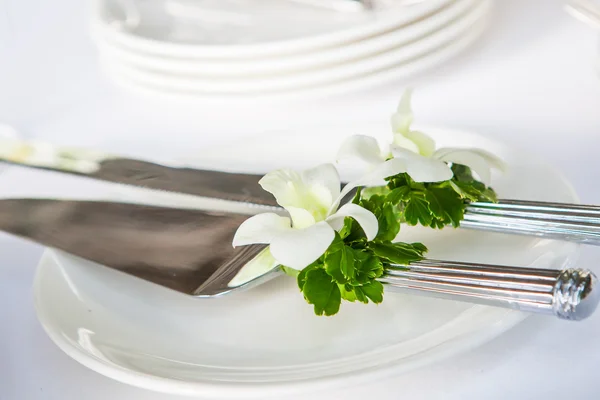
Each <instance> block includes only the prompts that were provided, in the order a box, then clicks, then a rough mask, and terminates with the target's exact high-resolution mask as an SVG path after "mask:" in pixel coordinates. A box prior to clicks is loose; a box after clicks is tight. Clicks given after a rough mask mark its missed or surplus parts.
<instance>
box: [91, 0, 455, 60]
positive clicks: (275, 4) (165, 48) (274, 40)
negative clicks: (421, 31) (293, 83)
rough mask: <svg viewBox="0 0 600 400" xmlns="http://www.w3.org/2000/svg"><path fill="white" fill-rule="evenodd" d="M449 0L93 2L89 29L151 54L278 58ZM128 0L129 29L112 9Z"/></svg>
mask: <svg viewBox="0 0 600 400" xmlns="http://www.w3.org/2000/svg"><path fill="white" fill-rule="evenodd" d="M452 2H453V0H428V1H420V2H416V3H412V4H404V3H405V2H403V1H400V0H399V1H398V2H397V5H394V6H390V7H384V8H382V9H379V10H376V11H372V12H366V13H357V14H353V15H352V14H347V13H336V12H332V11H324V10H318V9H312V8H310V7H305V6H298V5H295V4H293V3H292V2H282V1H279V0H261V1H260V2H247V1H235V0H233V1H232V0H228V1H225V0H193V1H190V0H161V1H155V2H148V1H145V2H144V1H139V0H138V1H136V0H128V1H122V0H121V1H114V0H97V1H96V8H95V12H94V13H93V21H92V29H93V30H94V31H98V34H99V35H101V36H104V37H107V38H109V39H110V41H111V42H114V43H119V44H120V45H122V46H124V47H129V48H132V49H136V50H138V51H141V52H146V53H150V54H157V55H165V56H173V57H197V58H240V57H241V58H252V57H263V56H280V55H285V54H293V53H298V52H305V51H311V50H314V49H318V48H324V47H333V46H338V45H342V44H345V43H350V42H353V41H358V40H361V39H364V38H369V37H372V36H375V35H378V34H381V33H385V32H388V31H392V30H396V29H399V28H401V27H403V26H404V25H407V24H410V23H413V22H415V21H418V20H421V19H425V18H428V17H429V16H431V15H434V14H435V13H437V12H438V11H439V10H441V9H443V8H444V7H446V6H448V5H449V4H450V3H452ZM128 3H129V4H133V5H134V7H128V8H129V9H130V10H131V9H133V13H134V14H136V15H135V17H133V18H129V19H130V20H131V19H135V20H138V21H139V23H136V22H134V26H131V24H129V27H127V26H126V25H127V24H123V23H119V21H122V20H124V17H123V15H124V14H127V12H126V11H124V9H123V7H122V6H119V5H118V4H128ZM165 4H166V5H165ZM181 5H183V7H180V6H181ZM173 6H175V7H173ZM182 8H187V12H184V13H183V15H182V13H179V12H177V15H173V14H174V13H173V11H174V10H177V9H179V10H181V9H182ZM211 9H212V11H211ZM129 14H131V12H130V13H129Z"/></svg>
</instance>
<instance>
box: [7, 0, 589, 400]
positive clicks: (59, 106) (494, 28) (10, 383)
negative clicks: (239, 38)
mask: <svg viewBox="0 0 600 400" xmlns="http://www.w3.org/2000/svg"><path fill="white" fill-rule="evenodd" d="M561 7H562V4H561V2H560V1H547V0H535V1H534V0H527V1H522V0H512V1H498V2H497V4H496V10H495V12H494V17H493V21H492V25H491V27H490V30H489V31H488V32H487V34H486V35H485V37H484V38H483V39H482V40H481V41H480V42H479V43H478V44H477V45H476V46H475V47H473V48H471V49H470V51H469V52H468V53H466V54H464V55H462V56H461V57H459V58H458V59H455V60H453V61H452V62H449V63H448V64H447V65H445V66H443V67H442V68H439V69H437V70H436V71H435V72H429V73H427V74H426V75H424V76H421V77H420V78H419V79H418V80H416V81H415V82H414V85H416V86H417V87H418V91H417V92H416V97H415V104H414V105H415V109H416V111H417V117H418V119H419V121H421V122H426V123H434V124H440V125H446V126H451V127H456V128H464V129H469V130H473V131H477V132H479V133H482V134H485V135H489V136H491V137H495V138H497V139H500V140H503V141H504V142H507V143H509V144H511V145H513V146H518V147H524V148H528V149H533V151H535V152H537V153H539V154H541V155H543V156H544V157H545V158H547V159H550V160H551V161H552V163H553V164H555V165H556V166H557V167H559V168H561V169H562V170H563V171H564V172H565V174H566V175H567V176H568V178H569V179H570V180H571V181H572V182H573V183H574V185H575V187H576V189H577V191H578V192H579V193H580V195H581V198H582V201H583V202H589V203H600V185H599V178H600V172H599V170H600V158H599V153H600V79H598V76H597V74H596V72H595V70H594V67H593V65H594V64H593V63H594V56H595V55H596V50H597V47H596V37H595V35H594V33H593V32H592V31H590V30H588V29H587V28H586V27H585V26H583V25H581V24H579V23H578V22H576V21H574V20H572V19H571V18H570V17H569V16H567V15H566V14H565V13H564V12H563V10H562V8H561ZM86 12H87V10H86V3H84V2H82V1H81V0H79V1H78V0H54V1H51V2H50V1H43V0H3V1H0V121H5V122H9V123H11V124H14V125H15V126H17V127H18V128H19V129H20V130H21V132H22V133H23V134H24V135H26V136H29V137H40V138H49V139H52V140H54V141H57V142H65V143H66V142H69V143H78V144H90V145H100V144H102V143H107V144H109V143H110V145H111V146H119V145H123V146H129V147H130V146H131V143H134V142H139V141H140V139H142V138H143V142H144V143H151V142H152V141H160V140H161V138H163V140H164V135H166V134H169V135H172V137H174V138H177V137H178V138H181V139H180V140H177V139H175V140H176V141H177V142H180V144H181V146H183V144H182V143H185V144H186V145H187V144H188V143H190V142H194V143H196V144H197V145H198V146H200V145H207V144H210V143H212V142H216V141H224V140H232V139H234V138H235V136H238V135H244V134H246V133H247V132H250V131H256V130H264V129H270V128H275V127H283V126H289V125H290V124H294V125H296V124H299V123H303V122H307V121H310V122H312V123H315V122H322V123H335V122H336V121H337V122H339V121H340V120H345V121H348V120H350V121H351V120H373V119H375V118H388V116H389V113H390V112H391V110H392V109H393V107H394V106H395V105H396V102H397V100H398V98H399V96H400V93H401V90H402V88H403V84H402V83H397V84H391V85H387V86H386V87H379V88H374V89H372V90H369V91H365V92H361V93H353V94H351V95H346V96H341V97H332V98H328V99H321V100H318V101H314V102H304V103H302V102H297V103H295V104H290V103H279V104H275V105H271V106H269V107H266V106H249V105H231V104H226V103H222V102H220V103H212V102H204V103H201V104H179V103H172V102H171V103H165V102H163V101H161V100H159V99H151V98H143V97H138V96H136V95H133V94H130V93H127V92H123V91H122V90H120V89H118V88H116V87H114V86H113V85H112V84H111V83H110V82H108V81H107V80H106V79H105V78H104V77H103V75H102V73H101V71H100V70H99V67H98V65H97V62H96V53H95V51H94V48H93V45H92V42H91V40H90V38H89V35H88V28H87V20H86ZM174 133H177V136H176V135H173V134H174ZM217 133H219V134H217ZM177 142H176V143H174V145H177V144H178V143H177ZM3 185H5V186H6V185H8V186H11V185H17V186H18V185H21V186H22V185H40V186H43V181H42V180H40V181H39V182H38V181H36V182H16V181H15V182H8V183H6V181H3ZM1 189H2V188H0V190H1ZM41 251H42V249H41V248H40V247H39V246H35V245H32V244H29V243H26V242H24V241H20V240H17V239H14V238H11V237H9V236H6V235H2V236H0V399H1V400H29V399H32V400H42V399H43V400H50V399H52V400H53V399H56V400H59V399H60V400H75V399H77V400H79V399H86V400H100V399H107V398H109V399H112V400H125V399H145V400H166V399H174V398H175V397H173V396H168V395H163V394H157V393H151V392H147V391H144V390H141V389H137V388H133V387H129V386H126V385H124V384H121V383H118V382H114V381H111V380H110V379H108V378H105V377H103V376H101V375H99V374H96V373H95V372H92V371H90V370H87V369H86V368H84V367H83V366H81V365H79V364H78V363H76V362H75V361H73V360H71V359H70V358H69V357H67V356H66V355H65V354H63V353H62V352H61V351H60V350H59V349H58V348H56V347H55V346H54V345H53V344H52V343H51V342H50V340H49V339H48V338H47V337H46V335H45V334H44V332H43V331H42V328H41V327H40V325H39V323H38V322H37V320H36V317H35V313H34V307H33V302H32V293H31V283H32V278H33V274H34V270H35V266H36V263H37V260H38V258H39V256H40V254H41ZM598 256H600V250H598V249H596V248H589V247H588V248H585V249H584V253H583V257H582V259H581V265H580V266H581V267H586V268H591V269H594V270H595V271H596V272H598V273H600V267H598V265H597V263H596V261H597V259H598ZM598 333H600V314H597V315H595V316H594V317H592V318H591V319H589V320H587V321H584V322H581V323H568V322H560V321H555V320H554V319H552V318H545V317H532V318H529V319H528V320H526V322H524V323H523V324H521V325H519V326H518V327H516V328H514V329H513V330H511V331H509V332H508V333H506V334H504V335H503V336H501V337H499V338H497V339H496V340H494V341H492V342H490V343H488V344H486V345H484V346H482V347H479V348H477V349H476V350H474V351H471V352H469V353H467V354H463V355H461V356H458V357H454V358H452V359H449V360H447V361H445V362H442V363H440V364H437V365H435V366H432V367H427V368H426V369H422V370H419V371H416V372H413V373H411V374H408V375H403V376H400V377H397V378H394V379H390V380H387V381H382V382H380V383H379V384H377V385H376V386H364V387H356V388H348V389H347V390H342V391H338V392H336V393H321V394H318V395H315V396H311V397H310V398H312V399H321V398H322V399H326V398H327V399H332V398H334V399H339V398H345V399H348V400H352V399H363V398H372V399H378V400H385V399H390V400H391V399H398V398H411V399H457V400H458V399H460V400H464V399H502V400H504V399H507V398H514V399H539V398H548V399H555V398H556V399H558V398H577V399H596V398H598V396H599V394H600V381H599V380H598V374H599V369H600V342H598Z"/></svg>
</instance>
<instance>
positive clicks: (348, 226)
mask: <svg viewBox="0 0 600 400" xmlns="http://www.w3.org/2000/svg"><path fill="white" fill-rule="evenodd" d="M353 224H354V218H350V217H346V218H344V226H343V227H342V229H340V231H339V232H338V233H339V234H340V237H341V238H342V239H345V238H346V237H348V235H350V233H351V232H352V225H353Z"/></svg>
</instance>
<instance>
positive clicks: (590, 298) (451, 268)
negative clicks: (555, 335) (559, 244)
mask: <svg viewBox="0 0 600 400" xmlns="http://www.w3.org/2000/svg"><path fill="white" fill-rule="evenodd" d="M380 281H381V282H382V283H384V284H386V288H389V289H391V290H393V291H403V292H406V291H408V292H411V293H414V294H421V295H428V296H433V297H441V298H445V299H450V300H460V301H467V302H470V303H479V304H485V305H492V306H499V307H506V308H512V309H515V310H521V311H527V312H533V313H539V314H550V315H554V316H556V317H558V318H560V319H566V320H582V319H585V318H587V317H589V316H590V315H591V314H592V313H593V312H594V310H595V309H596V307H597V305H598V302H599V301H600V295H599V291H600V289H599V288H598V287H597V286H598V280H597V278H596V276H595V275H594V274H593V273H592V272H590V271H588V270H583V269H575V268H567V269H564V270H552V269H538V268H520V267H507V266H498V265H485V264H472V263H462V262H451V261H438V260H423V261H419V262H415V263H412V264H410V265H408V266H403V265H395V266H392V267H390V268H387V269H386V272H385V274H384V276H383V277H382V278H380Z"/></svg>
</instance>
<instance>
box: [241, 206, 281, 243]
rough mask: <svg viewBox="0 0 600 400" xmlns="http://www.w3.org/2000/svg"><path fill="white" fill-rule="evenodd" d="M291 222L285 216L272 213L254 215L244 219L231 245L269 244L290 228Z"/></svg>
mask: <svg viewBox="0 0 600 400" xmlns="http://www.w3.org/2000/svg"><path fill="white" fill-rule="evenodd" d="M291 224H292V222H291V221H290V219H289V218H287V217H281V216H279V215H277V214H274V213H264V214H258V215H254V216H253V217H250V218H248V219H247V220H245V221H244V222H243V223H242V224H241V225H240V227H239V228H238V230H237V231H236V232H235V236H234V237H233V247H237V246H245V245H248V244H255V243H264V244H269V243H271V242H272V241H273V239H274V238H275V237H277V236H279V235H280V234H282V233H283V232H286V231H289V230H292V226H291Z"/></svg>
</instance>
